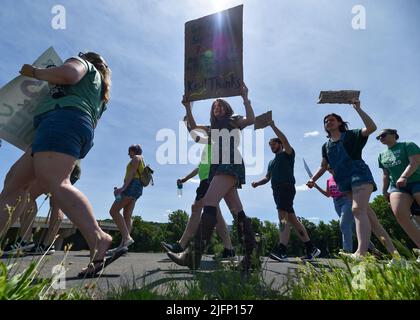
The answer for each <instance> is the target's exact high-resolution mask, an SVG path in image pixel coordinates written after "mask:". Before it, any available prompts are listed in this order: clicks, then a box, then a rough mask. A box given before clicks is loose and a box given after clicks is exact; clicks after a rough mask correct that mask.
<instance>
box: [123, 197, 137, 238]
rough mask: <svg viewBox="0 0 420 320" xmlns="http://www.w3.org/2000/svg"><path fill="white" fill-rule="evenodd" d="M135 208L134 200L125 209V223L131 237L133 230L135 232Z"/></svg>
mask: <svg viewBox="0 0 420 320" xmlns="http://www.w3.org/2000/svg"><path fill="white" fill-rule="evenodd" d="M135 206H136V200H132V201H131V202H130V203H129V204H128V205H126V206H125V207H124V208H123V215H124V221H125V225H126V226H127V230H128V234H129V235H130V234H131V230H133V211H134V207H135Z"/></svg>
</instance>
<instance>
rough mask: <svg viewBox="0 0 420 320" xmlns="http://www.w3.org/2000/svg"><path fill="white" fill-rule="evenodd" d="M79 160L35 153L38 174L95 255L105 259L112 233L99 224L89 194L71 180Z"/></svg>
mask: <svg viewBox="0 0 420 320" xmlns="http://www.w3.org/2000/svg"><path fill="white" fill-rule="evenodd" d="M75 160H76V159H75V158H74V157H72V156H69V155H66V154H62V153H58V152H38V153H36V154H35V155H34V169H35V173H36V178H37V180H38V181H39V183H40V184H41V185H42V186H43V187H45V188H46V189H47V190H50V191H51V194H52V196H53V198H54V201H55V203H56V204H57V205H58V207H59V208H60V209H62V210H63V211H64V212H65V213H66V215H67V216H68V217H69V218H70V220H71V221H72V222H73V223H74V224H75V225H76V227H77V228H78V229H79V230H80V232H81V233H82V235H83V237H84V238H85V239H86V241H87V243H88V245H89V248H90V253H91V258H92V259H95V260H101V259H103V258H104V257H105V253H106V250H107V249H108V248H109V246H110V245H111V242H112V237H111V236H110V235H109V234H106V233H105V232H104V231H103V230H102V229H101V228H100V227H99V225H98V222H97V221H96V219H95V216H94V214H93V208H92V206H91V204H90V202H89V200H88V199H87V198H86V196H85V195H84V194H83V193H82V192H80V191H79V190H78V189H77V188H75V187H74V186H72V184H71V183H70V173H71V172H72V170H73V167H74V162H75Z"/></svg>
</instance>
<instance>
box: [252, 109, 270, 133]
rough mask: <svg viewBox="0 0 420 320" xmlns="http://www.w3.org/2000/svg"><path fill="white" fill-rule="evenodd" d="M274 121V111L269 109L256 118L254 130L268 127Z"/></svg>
mask: <svg viewBox="0 0 420 320" xmlns="http://www.w3.org/2000/svg"><path fill="white" fill-rule="evenodd" d="M272 121H273V112H272V111H268V112H266V113H263V114H262V115H260V116H258V117H256V118H255V124H254V130H258V129H263V128H265V127H268V126H269V125H270V123H271V122H272Z"/></svg>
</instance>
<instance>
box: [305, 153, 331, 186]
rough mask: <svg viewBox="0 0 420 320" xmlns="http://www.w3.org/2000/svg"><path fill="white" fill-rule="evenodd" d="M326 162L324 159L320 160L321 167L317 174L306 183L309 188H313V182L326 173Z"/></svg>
mask: <svg viewBox="0 0 420 320" xmlns="http://www.w3.org/2000/svg"><path fill="white" fill-rule="evenodd" d="M327 166H328V161H327V159H325V158H322V161H321V166H320V167H319V169H318V170H317V172H316V173H315V174H314V175H313V176H312V178H311V179H309V181H308V182H307V183H306V185H307V186H308V187H309V188H313V187H314V186H315V181H317V180H318V179H319V178H321V177H322V175H323V174H324V173H325V171H327Z"/></svg>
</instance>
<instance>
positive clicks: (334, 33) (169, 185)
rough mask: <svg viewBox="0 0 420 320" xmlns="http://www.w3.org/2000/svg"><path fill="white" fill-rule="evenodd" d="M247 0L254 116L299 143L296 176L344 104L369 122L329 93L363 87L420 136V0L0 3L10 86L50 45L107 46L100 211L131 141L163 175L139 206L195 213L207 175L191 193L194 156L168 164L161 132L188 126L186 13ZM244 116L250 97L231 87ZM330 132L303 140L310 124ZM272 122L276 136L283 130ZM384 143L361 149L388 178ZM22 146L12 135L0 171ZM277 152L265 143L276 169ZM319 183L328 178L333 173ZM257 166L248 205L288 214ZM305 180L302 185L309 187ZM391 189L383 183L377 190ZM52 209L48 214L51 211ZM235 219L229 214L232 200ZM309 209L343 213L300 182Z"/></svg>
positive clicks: (95, 156) (143, 210)
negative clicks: (358, 11)
mask: <svg viewBox="0 0 420 320" xmlns="http://www.w3.org/2000/svg"><path fill="white" fill-rule="evenodd" d="M242 3H243V4H244V75H245V81H246V83H247V85H248V87H249V97H250V99H251V100H252V104H253V106H254V109H255V113H256V114H260V113H263V112H265V111H267V110H270V109H272V110H273V117H274V120H275V121H276V123H277V125H278V126H279V128H280V129H281V130H283V131H284V132H285V133H286V135H287V136H288V138H289V140H290V142H291V144H292V145H293V147H294V148H295V150H296V165H295V175H296V180H297V185H298V186H300V185H303V184H304V183H305V182H306V180H307V178H308V177H307V175H306V172H305V171H304V169H303V165H302V157H304V158H305V159H306V161H307V162H308V164H309V166H310V167H311V168H312V169H313V170H315V169H316V168H317V166H318V165H319V163H320V160H321V145H322V143H323V142H324V141H325V140H326V138H325V135H324V132H323V127H322V119H323V116H324V115H325V114H327V113H330V112H336V113H338V114H340V115H342V116H343V118H344V119H345V120H346V121H349V122H350V127H351V128H360V127H361V126H362V122H361V120H360V119H359V118H358V116H357V114H356V113H355V111H354V110H353V108H352V107H350V106H347V105H322V106H321V105H317V104H316V101H317V97H318V95H319V91H320V90H338V89H358V90H361V101H362V106H363V107H364V109H365V111H367V112H368V113H369V114H370V115H371V116H372V118H373V119H374V120H375V121H376V123H377V125H378V127H379V128H386V127H392V128H397V129H398V130H399V133H400V137H401V140H411V141H414V142H416V143H417V144H419V143H420V139H419V125H418V123H419V119H420V111H419V105H418V104H419V101H420V90H419V85H420V72H419V71H420V60H419V58H418V53H419V51H420V38H419V37H418V30H419V29H420V22H419V20H418V17H419V14H420V3H419V2H418V1H416V0H406V1H397V0H392V1H391V0H383V1H350V0H348V1H322V0H318V1H310V0H298V1H295V0H293V1H292V0H287V1H286V0H284V1H277V0H264V1H261V0H249V1H235V0H207V1H204V0H154V1H152V0H139V1H134V0H125V1H110V0H103V1H83V2H82V1H72V0H67V1H62V2H61V3H60V2H57V1H56V0H55V1H36V2H35V1H22V0H21V1H12V0H2V6H1V11H0V39H1V41H0V52H1V60H0V86H3V85H4V84H5V83H7V82H8V81H10V80H11V79H12V78H14V77H15V76H16V75H17V74H18V71H19V69H20V66H21V65H22V64H24V63H31V62H32V61H33V60H35V59H36V58H37V57H38V56H39V55H40V54H41V53H42V52H43V51H44V50H45V49H47V48H48V47H49V46H51V45H52V46H54V48H55V49H56V51H57V52H58V53H59V55H60V56H61V57H62V58H67V57H70V56H72V55H75V54H77V53H78V52H79V51H85V50H93V51H97V52H100V53H101V54H102V55H103V56H104V57H105V58H106V59H107V60H108V63H109V65H110V66H111V69H112V70H113V88H112V98H111V102H110V104H109V106H108V111H107V112H106V113H105V114H104V116H103V118H102V120H101V121H100V123H99V125H98V128H97V130H96V132H95V145H94V147H93V149H92V150H91V152H90V153H89V155H88V156H87V157H86V159H85V160H84V161H83V168H82V179H81V180H80V181H79V182H78V187H79V188H80V189H81V190H82V191H83V192H84V193H85V194H86V195H87V196H88V198H89V199H90V200H91V202H92V205H93V207H94V210H95V215H96V217H97V218H98V219H104V218H109V214H108V210H109V207H110V206H111V204H112V201H113V194H112V191H113V187H114V186H121V185H122V179H123V176H124V172H125V166H126V164H127V163H128V161H129V159H128V157H127V148H128V146H129V145H130V144H133V143H140V144H141V145H142V146H143V149H144V156H145V159H146V162H147V163H149V164H150V165H151V166H152V167H153V168H154V169H155V171H156V174H155V186H153V187H148V188H146V189H145V190H144V195H143V196H142V198H141V199H140V200H139V202H138V204H137V207H136V209H135V211H134V213H135V214H136V215H141V216H142V217H143V218H144V219H145V220H149V221H160V222H164V221H167V215H168V211H172V210H176V209H184V210H187V212H189V208H190V205H191V203H192V201H193V199H194V197H195V189H196V187H197V184H195V183H187V184H186V185H185V187H184V195H183V197H182V198H178V197H177V196H176V185H175V181H176V179H177V178H178V177H181V176H183V175H185V174H187V173H188V172H190V171H191V170H192V169H193V168H194V165H192V164H190V165H159V164H158V163H157V162H156V158H155V154H156V150H157V148H158V147H159V143H158V142H156V133H157V131H158V130H160V129H162V128H170V129H173V130H177V128H178V121H179V120H180V119H181V118H182V117H183V115H184V109H183V107H182V105H181V104H180V100H181V98H182V94H183V65H184V62H183V55H184V23H185V22H186V21H189V20H192V19H196V18H199V17H201V16H204V15H207V14H211V13H214V12H216V11H218V10H221V9H226V8H229V7H232V6H235V5H238V4H242ZM57 4H62V5H64V7H65V8H66V16H67V28H66V30H53V29H52V27H51V20H52V18H53V14H51V8H52V7H53V6H54V5H57ZM357 4H362V5H363V6H364V7H365V8H366V14H367V27H366V30H354V29H353V28H352V25H351V21H352V18H353V15H352V7H353V6H354V5H357ZM229 101H230V102H231V104H232V106H233V107H234V109H235V112H237V113H242V114H243V113H244V109H243V106H242V103H241V100H240V99H238V98H230V99H229ZM210 104H211V101H202V102H197V103H195V105H194V108H193V111H194V113H195V115H196V118H197V121H198V122H200V123H208V121H209V119H208V115H209V108H210ZM315 131H318V132H319V133H320V134H318V135H313V136H309V137H305V133H308V132H315ZM272 135H273V134H272V132H270V130H269V129H266V130H265V140H268V138H270V137H271V136H272ZM382 149H383V147H382V146H381V145H380V144H379V143H378V142H377V141H376V140H375V139H374V138H370V139H369V142H368V144H367V146H366V148H365V151H364V158H365V160H366V161H367V163H368V164H369V166H370V167H371V169H372V172H373V174H374V177H375V179H376V181H377V183H378V184H379V186H380V185H381V172H380V171H379V169H378V168H377V162H376V159H377V154H378V153H379V152H380V151H381V150H382ZM21 153H22V152H21V151H20V150H18V149H16V148H15V147H13V146H11V145H10V144H8V143H6V142H3V146H2V147H1V148H0V180H1V181H3V180H4V176H5V174H6V173H7V171H8V169H9V167H10V166H11V165H12V164H13V163H14V162H15V161H16V160H17V159H18V157H19V156H20V155H21ZM272 158H273V155H272V153H271V151H270V150H269V148H268V145H265V146H264V163H265V167H266V166H267V164H268V161H269V160H270V159H272ZM326 177H327V175H326V176H325V177H324V178H322V179H321V180H320V184H321V185H324V184H325V180H326V179H325V178H326ZM257 178H259V176H247V182H248V184H247V185H246V186H244V188H243V189H242V190H241V191H240V196H241V198H242V201H243V205H244V208H245V211H246V212H247V214H248V215H250V216H256V217H258V218H260V219H262V220H270V221H273V222H276V221H277V213H276V210H275V206H274V202H273V199H272V195H271V188H270V187H269V185H266V186H265V187H261V188H258V189H256V190H254V189H252V188H251V187H250V182H252V181H254V180H255V179H257ZM299 189H300V188H299ZM379 189H380V188H379ZM45 209H46V208H45V207H44V208H42V210H41V214H43V215H45V214H46V210H45ZM222 210H223V213H224V216H225V218H226V219H227V220H228V221H229V222H230V221H231V216H230V214H229V211H228V210H227V208H226V206H225V205H224V204H223V206H222ZM295 210H296V212H297V214H298V215H299V216H302V217H305V218H308V219H314V220H313V221H314V222H317V221H318V220H317V219H321V220H324V221H329V220H331V219H335V218H336V214H335V212H334V209H333V205H332V202H331V200H329V199H326V198H323V197H322V196H321V195H320V194H319V193H318V192H317V191H315V190H300V191H299V192H298V194H297V196H296V199H295Z"/></svg>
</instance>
